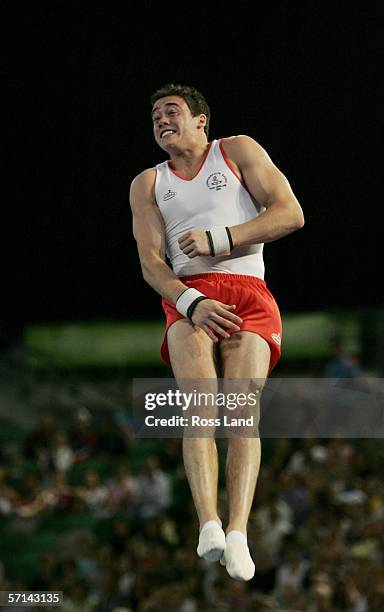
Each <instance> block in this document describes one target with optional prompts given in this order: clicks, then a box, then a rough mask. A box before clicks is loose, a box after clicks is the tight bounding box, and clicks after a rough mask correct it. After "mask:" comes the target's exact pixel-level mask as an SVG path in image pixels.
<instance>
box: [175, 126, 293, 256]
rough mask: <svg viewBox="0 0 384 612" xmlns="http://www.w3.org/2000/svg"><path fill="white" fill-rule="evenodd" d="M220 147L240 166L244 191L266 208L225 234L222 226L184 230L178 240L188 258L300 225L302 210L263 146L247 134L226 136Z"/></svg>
mask: <svg viewBox="0 0 384 612" xmlns="http://www.w3.org/2000/svg"><path fill="white" fill-rule="evenodd" d="M223 147H224V151H225V153H226V155H227V156H228V158H229V159H230V160H232V161H233V162H234V163H235V164H236V165H237V166H238V168H239V169H240V171H241V174H242V178H243V180H244V182H245V184H246V187H247V189H248V191H249V192H250V193H251V194H252V196H253V197H254V198H255V200H257V202H258V203H259V204H261V205H262V206H264V208H265V209H266V210H265V211H264V212H262V213H261V214H259V215H258V216H257V217H255V219H251V220H250V221H245V222H244V223H240V224H239V225H232V226H231V227H229V228H228V231H229V235H228V232H227V229H226V228H224V227H223V228H220V229H215V230H213V231H201V230H188V231H187V232H185V234H183V235H182V236H180V238H179V239H178V242H179V246H180V249H181V250H182V251H183V253H184V254H185V255H187V256H188V257H189V258H190V259H192V258H194V257H198V256H201V255H222V254H225V255H228V254H229V252H230V250H231V249H232V248H236V247H239V246H244V245H249V244H260V243H263V242H272V241H273V240H278V238H283V236H286V235H287V234H290V233H292V232H294V231H296V230H298V229H300V228H301V227H303V225H304V215H303V211H302V209H301V206H300V204H299V202H298V201H297V199H296V197H295V194H294V193H293V191H292V189H291V186H290V184H289V183H288V180H287V179H286V177H285V176H284V174H283V173H282V172H281V171H280V170H279V169H278V168H277V167H276V166H275V164H274V163H273V162H272V160H271V158H270V157H269V155H268V154H267V152H266V151H265V150H264V149H263V147H261V146H260V145H259V144H258V143H257V142H256V141H255V140H253V139H252V138H250V137H249V136H232V137H231V138H226V139H225V140H224V141H223ZM207 230H209V228H207ZM231 243H232V244H231Z"/></svg>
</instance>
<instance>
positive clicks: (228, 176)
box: [155, 140, 265, 278]
mask: <svg viewBox="0 0 384 612" xmlns="http://www.w3.org/2000/svg"><path fill="white" fill-rule="evenodd" d="M155 194H156V202H157V205H158V206H159V209H160V211H161V214H162V216H163V219H164V224H165V232H166V253H167V256H168V258H169V260H170V262H171V265H172V269H173V271H174V273H175V274H176V275H177V276H189V275H191V274H201V273H205V272H223V273H227V274H247V275H250V276H257V277H259V278H264V261H263V246H264V245H263V244H252V245H248V246H241V247H235V248H234V249H233V251H232V253H231V254H230V255H223V256H219V257H210V256H200V257H194V258H193V259H189V258H188V257H187V255H184V253H183V251H182V250H181V249H180V247H179V244H178V241H177V240H178V238H179V237H180V236H182V235H183V234H184V233H185V232H187V231H188V230H192V229H197V230H203V231H205V230H212V229H214V228H219V227H225V226H228V227H231V225H239V224H240V223H244V222H245V221H250V220H251V219H254V218H255V217H257V216H258V215H259V214H260V213H261V212H263V211H264V210H265V208H264V207H263V206H261V205H260V204H259V203H258V202H257V201H256V200H255V199H254V198H253V196H251V195H250V193H249V192H248V191H247V189H246V187H245V185H244V183H243V182H242V181H241V180H240V178H239V177H238V176H237V175H236V174H235V173H234V170H232V168H231V167H230V165H229V162H228V161H227V158H226V156H225V152H224V150H223V148H222V144H221V140H220V141H219V140H214V141H213V142H212V143H211V144H210V148H209V151H208V154H207V156H206V158H205V160H204V161H203V163H202V165H201V167H200V169H199V171H198V173H197V175H196V176H195V177H194V178H193V179H190V180H189V179H183V178H182V177H181V176H180V175H178V174H177V173H176V172H175V171H173V170H171V168H170V167H169V164H168V162H167V161H165V162H163V163H162V164H158V165H157V166H156V183H155Z"/></svg>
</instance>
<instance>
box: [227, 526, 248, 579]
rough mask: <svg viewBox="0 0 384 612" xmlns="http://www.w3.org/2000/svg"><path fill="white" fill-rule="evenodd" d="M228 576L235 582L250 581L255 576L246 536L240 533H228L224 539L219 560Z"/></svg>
mask: <svg viewBox="0 0 384 612" xmlns="http://www.w3.org/2000/svg"><path fill="white" fill-rule="evenodd" d="M220 563H221V565H225V567H226V568H227V572H228V574H229V575H230V576H231V578H234V579H235V580H244V581H246V580H251V578H253V576H254V575H255V564H254V563H253V561H252V558H251V555H250V553H249V548H248V543H247V538H246V536H245V535H244V534H243V533H241V531H230V532H229V533H228V534H227V537H226V547H225V551H224V554H223V556H222V558H221V560H220Z"/></svg>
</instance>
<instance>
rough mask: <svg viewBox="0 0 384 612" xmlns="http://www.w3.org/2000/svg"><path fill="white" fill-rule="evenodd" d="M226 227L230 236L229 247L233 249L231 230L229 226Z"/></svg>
mask: <svg viewBox="0 0 384 612" xmlns="http://www.w3.org/2000/svg"><path fill="white" fill-rule="evenodd" d="M225 229H226V230H227V236H228V240H229V248H230V250H231V251H232V250H233V240H232V236H231V232H230V231H229V227H225Z"/></svg>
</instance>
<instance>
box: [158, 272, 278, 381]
mask: <svg viewBox="0 0 384 612" xmlns="http://www.w3.org/2000/svg"><path fill="white" fill-rule="evenodd" d="M180 280H181V281H182V282H183V283H184V284H185V285H187V286H188V287H194V288H195V289H198V290H199V291H201V293H204V295H207V296H208V297H209V298H211V299H214V300H218V301H220V302H223V303H224V304H236V305H237V308H236V310H235V311H234V314H236V315H238V316H239V317H241V318H242V319H243V322H242V323H241V324H240V328H241V331H250V332H254V333H255V334H258V335H259V336H261V337H262V338H264V340H266V341H267V342H268V344H269V347H270V349H271V359H270V362H269V371H270V372H271V370H272V369H273V368H274V367H275V365H276V364H277V362H278V360H279V358H280V354H281V331H282V329H281V317H280V312H279V309H278V306H277V304H276V302H275V300H274V297H273V295H272V294H271V292H270V291H269V289H268V288H267V285H266V284H265V281H264V280H263V279H261V278H258V277H256V276H248V275H245V274H224V273H220V272H219V273H214V272H208V273H204V274H194V275H192V276H183V277H181V278H180ZM161 303H162V306H163V309H164V312H165V315H166V318H167V320H166V330H165V335H164V340H163V343H162V345H161V351H160V352H161V357H162V359H163V361H165V363H166V364H168V365H169V364H170V359H169V352H168V342H167V333H168V329H169V328H170V326H171V325H172V324H173V323H175V321H178V320H179V319H184V317H183V315H182V314H180V313H179V312H178V311H177V310H176V308H175V306H174V305H173V304H171V302H169V301H168V300H167V299H165V298H162V300H161ZM225 329H226V331H227V332H228V333H229V334H232V333H233V332H234V331H235V330H233V329H227V328H225Z"/></svg>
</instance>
